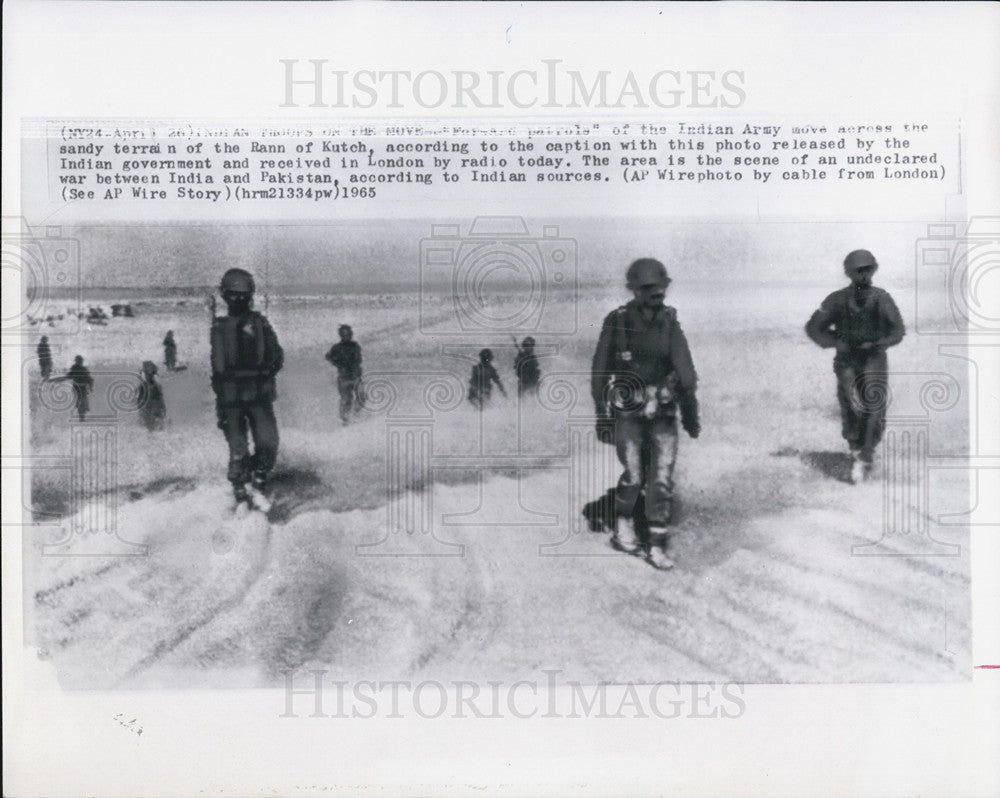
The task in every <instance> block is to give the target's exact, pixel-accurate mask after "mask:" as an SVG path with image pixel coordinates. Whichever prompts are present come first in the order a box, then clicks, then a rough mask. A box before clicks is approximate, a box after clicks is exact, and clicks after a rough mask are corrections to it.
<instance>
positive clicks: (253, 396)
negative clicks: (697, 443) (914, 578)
mask: <svg viewBox="0 0 1000 798" xmlns="http://www.w3.org/2000/svg"><path fill="white" fill-rule="evenodd" d="M843 266H844V271H845V273H846V275H847V277H848V279H849V280H850V285H849V286H847V287H846V288H843V289H841V290H839V291H835V292H834V293H832V294H830V295H829V296H827V297H826V299H824V300H823V302H822V304H821V306H820V308H819V309H818V310H817V311H816V312H815V313H814V314H813V315H812V317H811V318H810V320H809V322H808V324H807V325H806V333H807V334H808V336H809V337H810V338H811V339H812V340H813V341H814V342H815V343H816V344H818V345H819V346H821V347H824V348H833V349H836V355H835V357H834V362H833V367H834V372H835V374H836V378H837V380H836V382H837V400H838V403H839V405H840V412H841V419H842V430H841V432H842V435H843V437H844V439H845V440H846V441H847V443H848V446H849V449H850V453H851V457H852V469H851V480H852V481H854V482H858V481H861V480H864V479H867V478H868V476H869V475H870V473H871V470H872V463H873V460H874V452H875V448H876V447H877V445H878V443H879V441H880V440H881V437H882V431H883V428H884V424H885V411H886V406H885V396H886V391H885V390H883V389H880V388H883V387H884V383H885V380H886V379H887V372H888V361H887V358H886V354H885V350H886V349H887V348H888V347H891V346H894V345H896V344H898V343H899V342H900V341H901V340H902V338H903V335H904V333H905V328H904V325H903V321H902V318H901V316H900V314H899V310H898V309H897V307H896V305H895V303H894V302H893V300H892V297H891V296H890V295H889V294H888V292H886V291H884V290H882V289H879V288H875V287H874V286H873V285H872V276H873V274H874V273H875V271H876V269H877V268H878V263H877V261H876V260H875V257H874V256H873V255H872V253H871V252H869V251H867V250H855V251H853V252H851V253H850V254H848V255H847V257H846V258H845V259H844V264H843ZM625 277H626V285H627V287H628V289H629V290H630V291H631V292H632V299H631V300H630V301H629V302H627V303H626V304H624V305H622V306H620V307H618V308H616V309H615V310H613V311H612V312H611V313H609V314H608V315H607V316H606V317H605V319H604V322H603V324H602V327H601V333H600V337H599V339H598V342H597V347H596V350H595V352H594V356H593V360H592V363H591V395H592V398H593V401H594V408H595V414H596V418H597V428H596V432H597V436H598V438H599V439H600V440H601V441H602V442H605V443H608V444H611V445H613V446H614V447H615V450H616V454H617V456H618V459H619V461H620V463H621V465H622V467H623V471H622V474H621V477H620V479H619V480H618V484H617V487H616V488H615V490H614V515H615V519H614V532H613V535H612V543H613V545H614V546H615V547H616V548H618V549H619V550H621V551H624V552H627V553H630V554H636V555H642V556H644V557H645V558H646V559H647V560H648V561H649V562H650V563H651V564H652V565H654V566H655V567H657V568H661V569H667V568H670V567H672V565H673V561H672V559H671V557H670V556H669V554H668V545H669V538H668V525H669V524H670V523H671V521H672V520H673V512H674V483H673V472H674V465H675V462H676V456H677V448H678V428H683V429H684V430H685V431H686V432H687V434H688V435H689V436H690V437H691V438H697V437H698V436H699V435H700V433H701V422H700V418H699V409H698V400H697V387H698V377H697V372H696V371H695V367H694V362H693V359H692V357H691V352H690V350H689V347H688V342H687V339H686V337H685V335H684V331H683V330H682V328H681V325H680V322H679V320H678V314H677V311H676V310H675V309H674V308H673V307H671V306H669V305H666V304H665V297H666V294H667V289H668V287H669V285H670V282H671V280H670V277H669V276H668V274H667V269H666V267H665V266H664V265H663V264H662V263H661V262H660V261H658V260H654V259H652V258H641V259H639V260H636V261H634V262H633V263H632V264H631V265H630V266H629V267H628V269H627V271H626V275H625ZM254 291H255V286H254V280H253V277H252V275H251V274H250V273H249V272H247V271H245V270H243V269H230V270H228V271H227V272H226V273H225V274H224V275H223V277H222V281H221V283H220V286H219V292H220V294H221V296H222V299H223V301H224V302H225V303H226V307H227V314H226V315H225V316H222V317H214V316H213V323H212V330H211V368H212V388H213V391H214V393H215V396H216V411H217V422H218V426H219V428H220V429H221V430H222V432H223V433H224V435H225V437H226V441H227V444H228V447H229V466H228V470H227V475H228V478H229V480H230V482H231V483H232V485H233V492H234V496H235V498H236V500H237V502H238V503H239V502H246V503H247V504H256V506H261V505H262V504H263V503H264V502H266V499H265V498H264V496H263V491H264V489H265V486H266V483H267V478H268V475H269V473H270V471H271V469H272V468H273V467H274V463H275V460H276V457H277V452H278V427H277V423H276V420H275V415H274V407H273V403H274V400H275V398H276V396H277V391H276V380H275V378H276V375H277V374H278V372H279V371H280V370H281V368H282V366H283V364H284V354H283V351H282V348H281V346H280V345H279V343H278V338H277V335H276V334H275V332H274V330H273V328H272V327H271V325H270V323H269V322H268V320H267V319H266V318H265V317H264V316H263V315H262V314H261V313H259V312H257V311H255V310H253V296H254ZM338 332H339V336H340V342H339V343H337V344H335V345H333V346H332V347H331V348H330V350H329V351H328V352H327V353H326V359H327V360H328V361H329V362H330V363H331V364H332V365H333V366H334V367H336V369H337V388H338V391H339V394H340V418H341V420H342V421H343V423H344V424H347V423H349V422H350V420H351V419H352V417H353V416H354V415H355V414H357V413H358V411H359V410H360V408H361V405H362V403H363V388H362V377H363V372H362V357H361V347H360V345H359V344H358V343H357V342H356V341H355V340H354V336H353V330H352V329H351V327H350V326H349V325H347V324H344V325H341V327H340V328H339V331H338ZM515 343H516V341H515ZM164 348H165V358H166V361H167V367H168V368H171V369H172V368H176V344H175V343H174V341H173V334H172V332H171V333H168V335H167V338H166V339H164ZM38 361H39V366H40V368H41V371H42V375H43V377H44V378H46V379H48V378H49V377H50V375H51V373H52V356H51V351H50V350H49V348H48V342H47V339H46V338H45V337H44V336H43V338H42V342H41V343H40V344H39V346H38ZM514 366H515V372H516V374H517V377H518V394H519V396H523V395H525V394H529V393H532V392H535V391H537V389H538V385H539V380H540V377H541V372H540V368H539V363H538V357H537V355H536V354H535V341H534V339H533V338H531V337H527V338H525V339H524V340H523V342H522V343H521V345H520V346H518V352H517V356H516V358H515V362H514ZM155 375H156V366H155V364H153V363H151V362H149V361H147V362H145V363H144V364H143V385H144V388H143V390H145V391H147V393H148V394H149V396H151V397H153V399H152V402H151V406H152V407H154V408H155V407H157V401H158V402H159V406H162V391H160V390H159V386H158V385H157V384H156V380H155ZM58 379H69V380H72V382H73V388H74V391H75V392H76V397H77V400H76V406H77V411H78V413H79V415H80V418H81V420H82V419H83V418H84V416H85V414H86V412H87V409H88V404H87V394H88V393H89V392H90V391H91V390H92V387H93V380H92V379H91V377H90V374H89V372H88V371H87V369H86V367H84V365H83V358H82V357H80V356H77V357H76V361H75V363H74V366H73V367H72V368H71V369H70V371H69V372H68V373H67V375H66V377H61V378H58ZM494 385H495V386H496V387H497V389H498V390H499V391H500V392H501V393H502V394H503V395H504V396H506V395H507V393H506V390H505V389H504V386H503V383H502V381H501V379H500V375H499V374H498V373H497V370H496V368H495V366H494V365H493V353H492V351H491V350H489V349H483V350H482V351H481V352H480V353H479V359H478V362H477V363H476V364H475V365H474V366H473V368H472V375H471V378H470V381H469V391H468V400H469V402H470V403H471V404H472V405H474V406H475V407H477V408H479V409H482V408H483V407H484V406H485V405H486V404H487V403H488V402H489V400H490V398H491V396H492V390H493V386H494ZM157 396H158V397H159V399H158V400H157V399H156V398H155V397H157ZM249 436H252V438H253V452H252V453H251V451H250V445H249ZM637 521H638V522H640V524H639V526H637ZM640 526H641V527H642V528H643V529H642V532H644V534H640V528H639V527H640Z"/></svg>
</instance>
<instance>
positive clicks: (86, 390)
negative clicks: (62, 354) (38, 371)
mask: <svg viewBox="0 0 1000 798" xmlns="http://www.w3.org/2000/svg"><path fill="white" fill-rule="evenodd" d="M63 379H65V380H69V381H70V382H72V383H73V404H74V407H75V408H76V414H77V416H79V418H80V421H84V420H86V418H87V413H89V412H90V393H91V392H92V391H93V390H94V379H93V377H91V376H90V370H89V369H88V368H87V367H86V366H85V365H83V356H82V355H77V356H76V357H75V358H73V365H72V366H70V367H69V371H67V372H66V376H65V377H63Z"/></svg>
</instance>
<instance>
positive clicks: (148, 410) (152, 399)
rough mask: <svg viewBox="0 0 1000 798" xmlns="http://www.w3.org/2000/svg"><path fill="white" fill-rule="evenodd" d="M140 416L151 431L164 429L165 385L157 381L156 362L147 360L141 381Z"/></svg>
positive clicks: (165, 414) (165, 410) (143, 365)
mask: <svg viewBox="0 0 1000 798" xmlns="http://www.w3.org/2000/svg"><path fill="white" fill-rule="evenodd" d="M138 405H139V417H140V418H141V419H142V423H143V425H144V426H145V427H146V429H148V430H149V431H150V432H153V431H155V430H160V429H163V422H164V419H165V418H166V416H167V406H166V403H165V402H164V401H163V387H162V386H161V385H160V383H158V382H157V381H156V364H155V363H153V362H152V361H149V360H147V361H146V362H145V363H143V364H142V374H141V376H140V383H139V396H138Z"/></svg>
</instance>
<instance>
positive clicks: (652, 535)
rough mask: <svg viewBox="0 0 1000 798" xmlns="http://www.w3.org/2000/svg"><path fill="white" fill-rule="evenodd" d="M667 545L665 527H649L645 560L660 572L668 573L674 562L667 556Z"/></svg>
mask: <svg viewBox="0 0 1000 798" xmlns="http://www.w3.org/2000/svg"><path fill="white" fill-rule="evenodd" d="M668 543H669V538H668V536H667V528H666V527H662V526H651V527H650V528H649V554H648V555H647V556H646V559H647V560H648V561H649V564H650V565H652V566H653V567H654V568H657V569H659V570H661V571H669V570H670V569H671V568H673V567H674V561H673V560H672V559H670V556H669V555H668V554H667V546H668Z"/></svg>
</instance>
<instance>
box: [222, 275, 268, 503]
mask: <svg viewBox="0 0 1000 798" xmlns="http://www.w3.org/2000/svg"><path fill="white" fill-rule="evenodd" d="M254 288H255V286H254V281H253V277H252V276H251V274H250V273H249V272H247V271H245V270H243V269H229V271H227V272H226V273H225V274H224V275H223V276H222V282H221V283H220V285H219V293H220V294H221V295H222V299H223V301H224V302H225V303H226V307H227V309H228V313H227V315H226V316H222V317H217V318H215V319H214V321H213V323H212V334H211V336H212V337H211V344H212V346H211V348H212V388H213V390H214V391H215V397H216V410H217V414H218V421H219V428H220V429H221V430H222V431H223V433H225V436H226V441H227V442H228V444H229V469H228V472H227V476H228V478H229V481H230V482H231V483H232V486H233V494H234V496H235V498H236V501H237V504H239V503H241V502H243V503H247V504H249V503H251V502H252V501H253V500H254V497H255V496H258V497H260V501H258V503H261V502H262V501H263V497H262V495H261V494H262V491H263V489H264V486H265V484H266V482H267V476H268V474H269V473H270V471H271V469H272V468H273V467H274V462H275V459H276V457H277V454H278V425H277V422H276V421H275V418H274V406H273V402H274V400H275V398H276V395H277V391H276V385H275V375H276V374H277V373H278V372H279V371H280V370H281V367H282V365H283V364H284V353H283V352H282V349H281V346H280V345H279V344H278V337H277V335H275V332H274V330H273V329H272V328H271V325H270V324H269V323H268V321H267V319H266V318H264V316H263V315H262V314H260V313H258V312H257V311H255V310H253V309H252V306H253V295H254ZM248 431H249V432H250V434H252V435H253V442H254V452H253V454H252V455H251V454H250V451H249V443H248V440H247V433H248Z"/></svg>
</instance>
